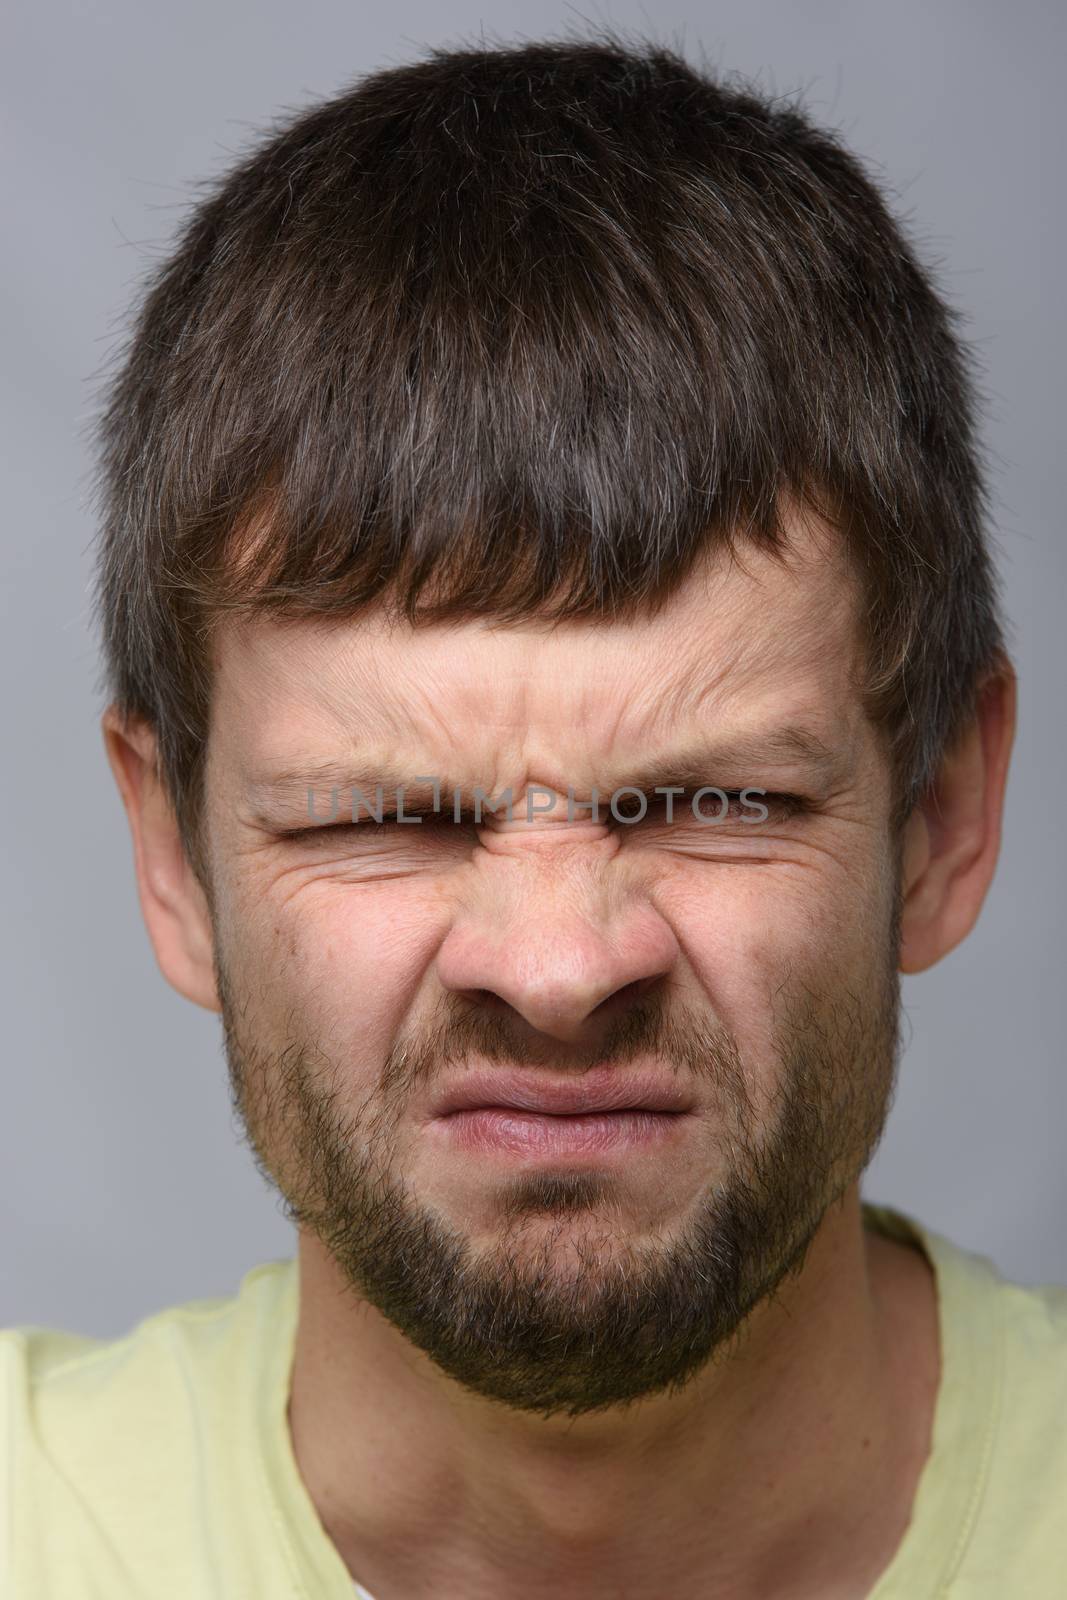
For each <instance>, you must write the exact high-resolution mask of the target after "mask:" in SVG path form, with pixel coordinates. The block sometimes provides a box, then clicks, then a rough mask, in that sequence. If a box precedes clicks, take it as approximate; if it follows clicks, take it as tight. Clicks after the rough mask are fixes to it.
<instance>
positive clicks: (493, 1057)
mask: <svg viewBox="0 0 1067 1600" xmlns="http://www.w3.org/2000/svg"><path fill="white" fill-rule="evenodd" d="M887 934H888V936H887V938H886V940H885V946H884V959H883V960H882V961H881V963H880V965H878V966H876V968H875V969H874V970H871V971H870V972H869V973H868V974H866V977H865V981H864V982H862V984H860V985H859V986H858V987H857V985H856V984H855V980H853V983H852V984H851V985H850V986H849V988H848V989H845V988H844V987H843V986H842V985H841V984H840V983H837V984H836V985H835V986H834V988H833V992H829V993H818V992H815V991H814V990H813V989H812V987H811V984H810V981H809V982H807V983H806V984H805V985H803V986H800V985H789V984H787V983H783V984H782V986H781V987H780V988H779V989H778V991H777V995H776V999H775V1002H774V1005H773V1011H774V1014H775V1019H776V1020H775V1027H774V1030H773V1032H774V1040H775V1045H774V1048H775V1060H776V1067H777V1070H776V1073H775V1076H774V1082H775V1084H776V1090H775V1094H774V1098H773V1101H772V1105H771V1110H770V1113H769V1114H768V1115H767V1116H765V1118H764V1120H763V1123H762V1125H761V1123H760V1120H759V1118H758V1117H757V1114H756V1111H755V1108H754V1104H753V1097H752V1094H751V1091H750V1088H749V1085H750V1084H751V1083H753V1082H758V1081H761V1080H764V1081H765V1080H766V1077H767V1074H766V1072H765V1071H764V1072H756V1071H753V1070H752V1065H751V1064H746V1063H745V1062H744V1061H743V1060H742V1057H741V1054H740V1051H739V1049H738V1046H737V1043H736V1040H735V1039H734V1037H733V1036H732V1035H731V1034H730V1033H729V1032H728V1031H727V1030H726V1029H725V1028H724V1027H723V1026H722V1025H721V1024H719V1023H717V1022H715V1021H709V1020H708V1019H706V1018H704V1017H702V1016H700V1015H699V1014H695V1013H691V1012H680V1011H677V1010H675V1011H674V1012H672V1013H671V1014H668V1013H667V1011H666V1008H665V1003H664V1001H663V999H662V997H650V996H646V997H644V998H643V999H641V1000H640V1001H636V1002H635V1003H634V1006H633V1008H632V1009H631V1010H630V1011H629V1012H628V1013H627V1014H626V1015H625V1016H623V1017H621V1018H619V1019H618V1020H617V1022H616V1023H615V1025H614V1026H613V1027H612V1028H611V1029H609V1031H608V1033H607V1035H606V1036H605V1037H604V1038H603V1039H602V1040H601V1041H600V1043H599V1044H598V1047H597V1050H596V1054H595V1057H594V1056H592V1055H591V1056H590V1060H589V1064H590V1065H592V1063H593V1060H594V1059H595V1060H596V1061H597V1062H600V1063H604V1062H612V1063H618V1064H621V1063H623V1062H624V1061H626V1060H628V1059H634V1058H636V1057H637V1056H639V1055H640V1056H643V1057H644V1059H646V1060H647V1059H649V1057H652V1058H654V1059H656V1060H658V1061H659V1062H660V1063H662V1064H663V1065H664V1066H666V1067H669V1068H672V1069H673V1070H674V1071H675V1072H676V1073H677V1074H679V1076H680V1077H681V1080H682V1081H683V1082H685V1083H688V1084H692V1085H693V1086H694V1087H695V1088H698V1089H700V1090H701V1091H702V1092H703V1093H704V1095H705V1098H707V1099H709V1100H711V1101H713V1102H714V1104H715V1110H716V1114H717V1116H718V1118H719V1122H718V1126H717V1132H718V1134H719V1138H720V1148H721V1150H722V1152H723V1153H724V1155H725V1157H726V1162H725V1172H724V1175H722V1176H721V1177H720V1179H719V1180H718V1181H714V1182H712V1181H709V1183H708V1186H707V1188H706V1190H705V1191H704V1192H703V1194H702V1195H701V1196H700V1197H699V1200H698V1202H697V1204H696V1205H695V1207H694V1208H693V1210H692V1212H691V1215H690V1216H689V1217H688V1218H687V1219H686V1221H685V1223H684V1225H683V1226H682V1227H681V1228H680V1229H679V1231H678V1232H677V1234H676V1235H675V1236H674V1237H672V1238H670V1239H666V1240H661V1241H649V1240H647V1239H646V1240H644V1241H643V1242H640V1243H638V1242H636V1241H634V1240H627V1238H626V1237H625V1236H624V1234H623V1235H620V1225H619V1224H618V1223H617V1222H616V1225H615V1227H614V1228H613V1226H612V1205H611V1199H612V1193H613V1189H614V1184H615V1180H614V1179H613V1177H612V1176H611V1175H610V1174H605V1173H600V1172H596V1171H586V1172H581V1171H578V1172H571V1173H537V1172H533V1173H525V1174H522V1175H520V1176H519V1177H518V1178H517V1179H514V1180H512V1181H511V1182H510V1184H509V1185H508V1187H507V1188H506V1190H505V1191H504V1194H503V1196H502V1201H501V1210H500V1217H501V1227H500V1232H499V1234H498V1236H497V1239H496V1241H495V1243H494V1246H493V1247H492V1248H491V1249H488V1250H486V1249H483V1250H480V1251H476V1250H475V1249H474V1247H473V1246H472V1244H471V1242H470V1240H469V1239H468V1238H467V1237H466V1236H465V1235H464V1234H463V1232H462V1231H461V1230H460V1229H458V1228H457V1227H455V1226H454V1225H452V1224H451V1223H450V1222H449V1221H448V1220H447V1219H446V1218H445V1217H443V1216H441V1215H440V1214H439V1213H438V1212H437V1211H436V1210H434V1209H432V1208H431V1207H429V1206H428V1205H426V1204H424V1203H422V1202H420V1200H419V1198H418V1196H417V1195H416V1194H415V1193H413V1192H412V1189H411V1187H410V1185H409V1184H408V1183H407V1182H406V1181H405V1176H404V1173H403V1172H402V1171H398V1170H397V1169H396V1163H395V1161H393V1160H391V1137H392V1131H393V1129H394V1128H395V1126H396V1124H397V1121H398V1119H399V1117H400V1116H401V1115H402V1112H403V1109H404V1107H405V1106H406V1105H407V1104H408V1103H409V1101H410V1098H411V1095H412V1093H413V1091H414V1090H415V1089H417V1088H420V1087H422V1086H424V1085H425V1084H427V1083H429V1082H432V1081H434V1079H435V1078H436V1077H437V1076H438V1075H439V1074H440V1072H441V1069H442V1067H443V1066H445V1065H447V1064H449V1063H459V1064H460V1066H462V1064H463V1063H464V1062H465V1061H468V1060H469V1059H471V1057H472V1055H473V1054H475V1053H476V1054H477V1055H478V1056H479V1057H481V1058H482V1059H484V1060H486V1061H493V1062H498V1063H501V1062H506V1063H509V1064H529V1063H530V1062H531V1061H532V1060H533V1059H534V1058H535V1052H534V1050H533V1049H532V1047H531V1046H530V1045H529V1043H528V1042H526V1041H525V1040H524V1039H523V1038H521V1037H520V1036H519V1035H518V1034H517V1033H516V1031H515V1030H514V1028H512V1027H509V1025H508V1021H507V1019H506V1018H503V1017H500V1016H494V1015H490V1014H488V1013H487V1012H485V1011H484V1010H480V1009H479V1008H477V1007H476V1006H474V1005H472V1004H471V1003H469V1002H467V1001H463V1002H460V1000H459V997H457V996H450V997H449V1000H450V1006H449V1009H448V1010H447V1011H445V1012H444V1013H443V1014H442V1015H441V1016H440V1017H439V1018H438V1019H437V1020H436V1021H435V1023H434V1025H432V1026H431V1027H430V1028H429V1029H424V1031H423V1033H422V1035H421V1037H415V1038H406V1039H404V1040H403V1041H402V1042H399V1043H397V1045H396V1046H394V1048H393V1049H392V1050H391V1051H390V1054H389V1056H388V1058H387V1060H386V1063H385V1065H384V1068H383V1070H382V1074H381V1079H380V1083H379V1084H378V1085H376V1086H375V1088H374V1089H373V1090H372V1091H371V1093H370V1094H369V1095H368V1097H367V1100H366V1102H365V1103H364V1104H363V1105H362V1106H361V1107H360V1108H359V1109H357V1110H356V1111H355V1112H353V1111H352V1110H351V1109H348V1108H346V1106H345V1104H344V1102H343V1098H342V1095H341V1092H340V1090H339V1087H338V1085H339V1084H341V1083H342V1082H343V1081H344V1077H345V1074H344V1071H343V1069H342V1066H341V1064H340V1063H339V1062H338V1061H337V1060H334V1059H331V1057H330V1056H329V1055H328V1054H327V1052H326V1051H325V1050H324V1049H323V1047H322V1044H321V1042H316V1041H313V1040H311V1039H309V1038H306V1037H300V1036H299V1035H298V1036H296V1037H291V1038H290V1039H289V1042H288V1043H287V1044H286V1045H285V1046H284V1047H282V1048H281V1049H278V1048H277V1047H274V1048H272V1047H271V1044H270V1042H269V1041H267V1040H266V1039H263V1038H257V1037H255V1036H254V1034H255V1029H254V1027H252V1026H250V1025H249V1017H248V1013H249V1007H248V1005H247V1003H246V1002H245V1001H244V1000H243V998H242V996H241V995H240V994H238V993H237V992H236V987H235V985H234V984H233V983H232V982H231V978H230V974H229V970H228V963H227V962H226V961H225V959H224V952H223V951H222V950H221V947H220V943H219V940H218V938H217V937H216V942H215V950H216V955H215V968H216V982H217V985H218V995H219V1000H220V1007H221V1013H222V1023H223V1033H224V1041H225V1052H226V1059H227V1063H228V1068H229V1073H230V1086H231V1095H232V1100H233V1105H234V1109H235V1111H236V1113H237V1116H238V1119H239V1121H240V1123H241V1124H242V1125H243V1130H244V1135H245V1138H246V1140H247V1142H248V1144H249V1147H250V1149H251V1151H252V1154H253V1158H254V1159H255V1162H256V1165H257V1166H258V1168H259V1170H260V1172H261V1173H262V1175H263V1176H264V1178H265V1179H266V1180H267V1182H268V1183H269V1184H270V1185H271V1186H272V1187H275V1188H277V1189H278V1190H279V1192H280V1194H281V1195H282V1198H283V1201H284V1207H285V1211H286V1214H287V1216H288V1217H289V1219H290V1220H291V1221H293V1222H294V1223H295V1224H296V1225H297V1226H298V1227H303V1228H306V1229H309V1230H311V1231H312V1232H313V1233H314V1234H315V1235H317V1237H318V1238H319V1239H320V1240H321V1242H322V1243H323V1245H324V1246H325V1248H326V1249H327V1251H328V1252H329V1254H330V1256H331V1257H332V1258H333V1260H334V1262H335V1263H336V1264H337V1266H338V1268H339V1269H340V1271H341V1273H342V1274H343V1277H344V1279H345V1281H346V1282H347V1283H348V1284H349V1285H350V1286H351V1287H352V1289H353V1290H354V1291H355V1292H356V1294H357V1295H358V1296H359V1297H361V1298H363V1299H365V1300H366V1301H368V1302H370V1303H371V1304H372V1305H374V1306H376V1307H377V1309H378V1310H379V1311H380V1312H381V1313H382V1315H383V1316H384V1317H386V1318H387V1319H388V1321H389V1322H391V1323H392V1324H393V1326H394V1327H396V1328H397V1329H398V1330H399V1331H400V1333H402V1334H403V1335H404V1337H405V1338H407V1339H409V1340H410V1341H411V1342H412V1344H414V1345H416V1346H417V1347H418V1348H419V1349H420V1350H422V1351H424V1352H425V1354H426V1355H427V1356H429V1357H430V1358H431V1360H433V1361H434V1362H435V1363H436V1364H437V1366H438V1367H439V1368H440V1369H441V1370H442V1371H443V1372H445V1373H447V1374H448V1375H449V1376H450V1377H451V1378H453V1379H454V1380H455V1381H456V1382H458V1383H460V1384H462V1385H464V1386H465V1387H466V1388H467V1389H469V1390H471V1391H473V1392H475V1393H477V1394H479V1395H482V1396H484V1397H486V1398H488V1399H491V1400H494V1401H497V1402H499V1403H501V1404H503V1405H505V1406H508V1407H511V1408H513V1409H515V1410H518V1411H522V1412H528V1413H534V1414H538V1415H541V1416H544V1417H549V1416H552V1415H554V1414H557V1413H565V1414H567V1415H569V1416H572V1417H575V1416H579V1415H581V1414H583V1413H590V1412H596V1411H602V1410H605V1409H606V1408H608V1407H617V1406H622V1405H628V1404H631V1403H633V1402H634V1401H636V1400H639V1399H641V1398H642V1397H644V1396H647V1395H652V1394H655V1393H659V1392H674V1391H677V1390H679V1389H681V1388H682V1387H683V1386H684V1385H685V1384H686V1383H687V1382H688V1381H689V1380H691V1379H692V1378H693V1377H694V1376H695V1374H697V1373H698V1372H699V1371H700V1370H701V1369H702V1368H703V1367H704V1366H705V1365H706V1364H707V1363H708V1362H709V1361H712V1360H723V1359H726V1357H727V1356H728V1355H729V1353H730V1351H731V1350H732V1349H734V1348H735V1347H736V1344H737V1342H738V1341H739V1340H740V1339H741V1338H742V1337H743V1333H744V1327H745V1323H746V1319H747V1318H748V1316H749V1314H750V1313H751V1311H752V1310H753V1309H754V1308H755V1307H756V1306H757V1305H759V1304H760V1303H761V1302H762V1301H764V1300H765V1299H767V1298H768V1297H770V1296H772V1295H774V1294H775V1293H776V1292H778V1291H779V1289H780V1287H781V1286H782V1285H783V1283H784V1282H785V1281H786V1280H787V1279H788V1278H789V1277H790V1276H791V1275H793V1274H795V1273H798V1272H799V1271H800V1269H801V1267H802V1266H803V1262H804V1259H805V1256H806V1253H807V1249H808V1246H809V1245H810V1243H811V1240H812V1239H813V1237H814V1235H815V1234H816V1232H817V1231H818V1228H819V1225H820V1223H821V1221H822V1219H823V1217H824V1215H825V1214H826V1211H827V1210H828V1208H829V1207H830V1206H831V1205H832V1204H833V1203H834V1202H835V1201H837V1200H838V1199H839V1198H840V1197H841V1196H842V1195H843V1194H844V1193H845V1191H846V1190H847V1189H848V1188H849V1186H850V1185H851V1184H852V1183H853V1182H854V1181H855V1180H856V1179H857V1178H858V1176H859V1175H860V1173H861V1172H862V1171H863V1169H864V1168H865V1167H866V1165H867V1163H868V1161H869V1160H870V1157H871V1155H872V1153H873V1151H874V1149H875V1147H876V1145H877V1143H878V1140H879V1139H880V1137H881V1134H882V1131H883V1129H884V1126H885V1121H886V1118H887V1115H888V1112H889V1108H890V1104H891V1101H892V1096H893V1090H894V1083H895V1074H896V1063H897V1054H898V1031H899V1029H898V1019H899V979H898V976H897V962H896V956H897V950H898V948H899V910H897V911H895V912H894V915H893V919H892V927H891V928H890V929H888V930H887ZM291 1024H292V1014H290V1026H291ZM549 1042H550V1041H549ZM537 1059H538V1060H544V1061H550V1059H551V1058H550V1056H548V1055H546V1054H545V1053H544V1051H541V1052H540V1053H539V1054H538V1055H537ZM568 1059H571V1058H570V1057H569V1058H568ZM570 1070H573V1069H570ZM594 1215H595V1216H596V1217H597V1219H598V1226H599V1228H600V1230H601V1232H600V1234H599V1235H598V1234H597V1233H595V1232H593V1231H592V1230H591V1229H590V1228H588V1227H587V1228H586V1231H585V1232H584V1233H583V1232H581V1231H580V1230H579V1231H578V1233H577V1236H575V1224H576V1219H577V1222H578V1223H584V1224H588V1223H589V1221H590V1218H591V1217H593V1216H594ZM546 1217H547V1218H551V1219H552V1226H551V1227H550V1228H548V1229H547V1230H544V1221H545V1218H546ZM534 1220H536V1222H537V1224H538V1226H539V1227H540V1228H542V1230H544V1231H543V1232H542V1235H541V1238H540V1241H539V1243H538V1244H537V1245H536V1246H535V1247H530V1246H528V1243H527V1244H525V1245H523V1246H522V1248H520V1247H519V1246H520V1241H521V1238H522V1234H523V1231H524V1229H528V1228H529V1227H530V1225H531V1222H533V1221H534ZM565 1237H566V1240H567V1244H568V1250H567V1258H568V1267H567V1270H565V1271H561V1270H560V1257H561V1254H562V1249H561V1246H562V1243H563V1241H564V1238H565Z"/></svg>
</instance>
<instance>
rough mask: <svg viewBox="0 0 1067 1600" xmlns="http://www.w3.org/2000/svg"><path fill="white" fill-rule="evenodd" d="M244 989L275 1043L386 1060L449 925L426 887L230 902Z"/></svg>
mask: <svg viewBox="0 0 1067 1600" xmlns="http://www.w3.org/2000/svg"><path fill="white" fill-rule="evenodd" d="M234 912H235V917H234V922H235V926H236V930H237V948H239V949H240V951H241V967H242V972H243V979H242V992H243V993H244V994H246V995H248V996H250V997H251V999H252V1002H253V1004H256V1005H257V1007H258V1005H259V1004H260V1003H262V1005H263V1006H265V1007H266V1008H267V1010H268V1013H269V1016H270V1019H271V1027H272V1031H276V1036H277V1037H289V1038H291V1037H292V1036H293V1035H294V1034H297V1033H299V1034H300V1035H301V1036H302V1037H303V1038H305V1039H312V1040H314V1042H316V1043H318V1044H319V1045H321V1047H322V1048H323V1049H324V1050H325V1051H327V1053H329V1054H336V1053H337V1051H338V1047H341V1049H342V1052H343V1054H345V1055H347V1054H348V1053H349V1052H350V1050H351V1048H352V1047H353V1046H355V1045H358V1046H359V1047H360V1051H361V1053H362V1054H366V1053H367V1052H370V1053H372V1054H374V1055H376V1056H378V1057H379V1058H381V1057H383V1056H384V1054H385V1053H386V1051H388V1049H389V1048H390V1046H391V1044H392V1043H393V1041H394V1039H395V1037H396V1034H397V1031H398V1030H399V1029H400V1028H401V1027H402V1025H403V1022H404V1019H405V1017H406V1016H407V1015H408V1013H409V1012H410V1010H411V1008H412V1003H413V1000H414V997H415V995H416V993H417V990H418V988H419V986H420V984H422V983H423V981H424V979H425V975H426V971H427V968H428V966H429V965H430V963H431V961H432V958H433V954H434V951H435V950H436V948H437V947H438V945H439V944H440V942H441V939H442V938H443V936H444V931H445V926H446V922H445V921H443V920H442V915H441V912H440V909H439V907H438V906H437V904H436V902H435V900H434V898H433V896H432V895H428V894H427V892H426V886H425V883H422V884H417V883H414V882H412V881H405V880H403V879H397V880H395V881H390V882H388V883H381V884H377V885H360V886H359V887H358V888H356V887H353V886H352V885H351V884H342V883H330V882H320V883H315V884H309V885H307V886H306V887H305V888H304V889H303V890H302V891H301V892H300V893H297V894H287V895H285V896H277V897H275V896H272V895H271V894H270V893H269V892H266V893H264V892H263V891H262V887H260V888H258V889H257V891H256V892H255V893H254V894H252V893H250V894H249V896H248V898H247V900H246V902H245V904H244V908H243V911H242V909H241V907H240V905H239V903H238V902H237V901H235V902H234Z"/></svg>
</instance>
